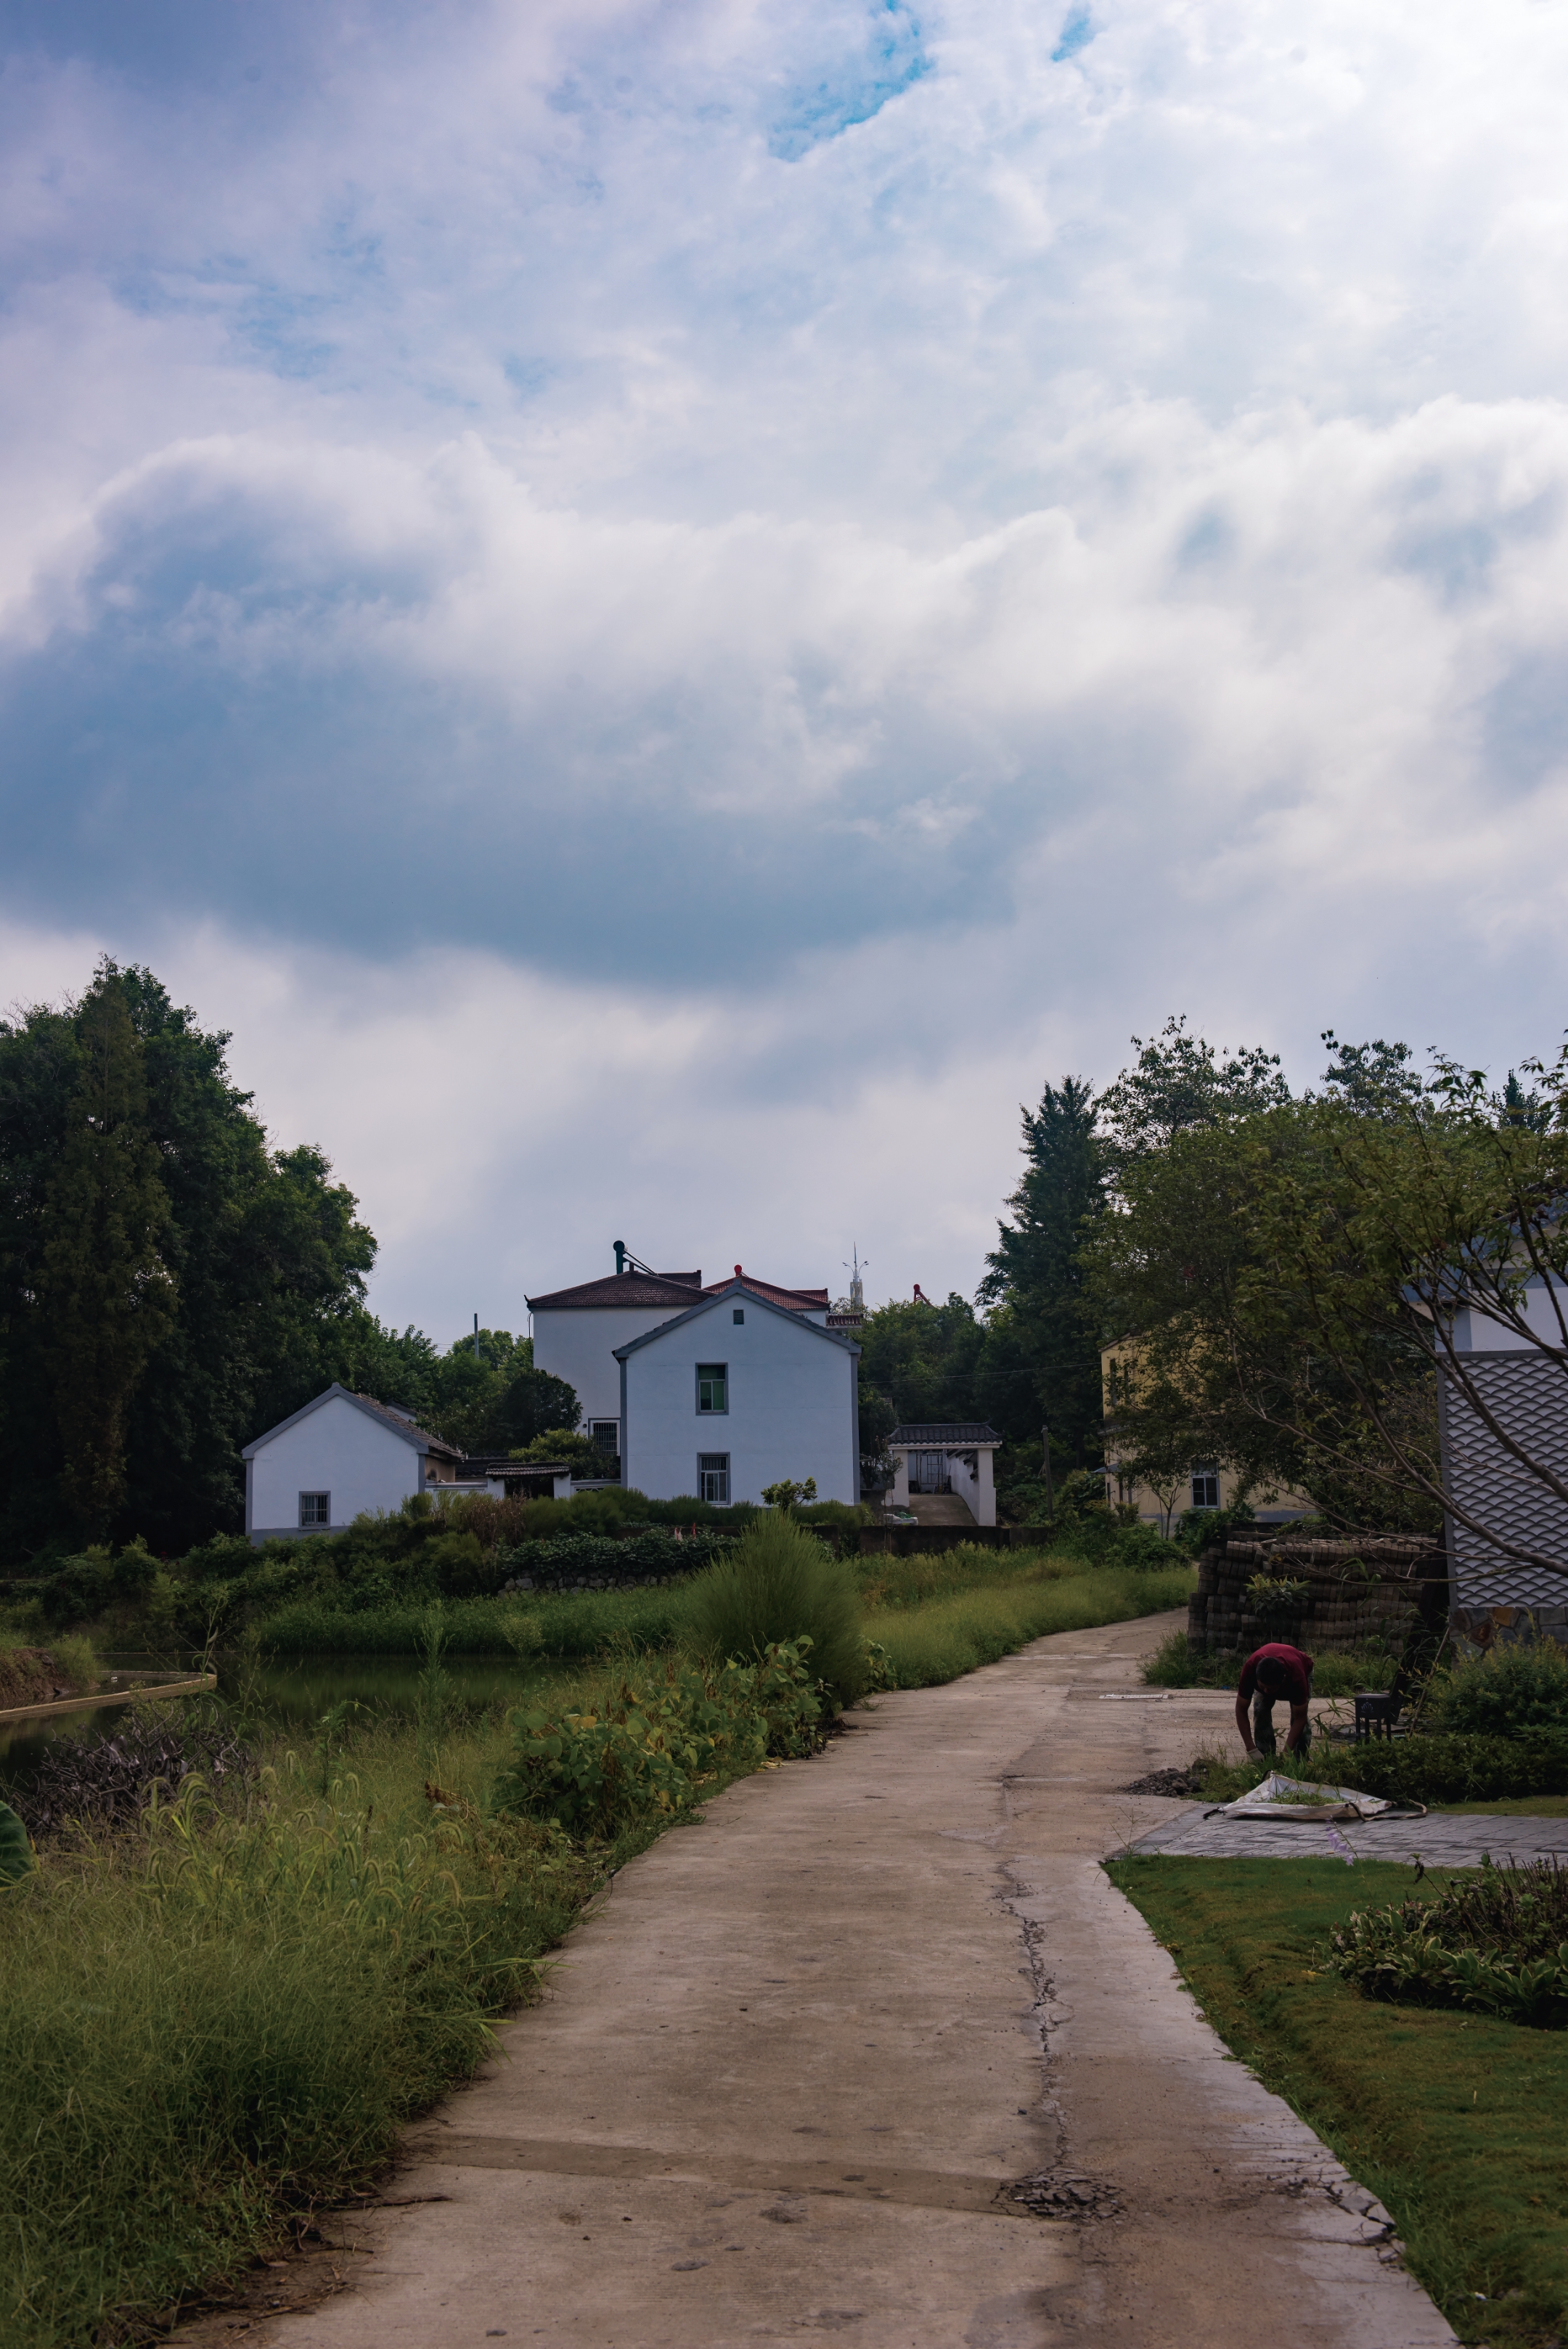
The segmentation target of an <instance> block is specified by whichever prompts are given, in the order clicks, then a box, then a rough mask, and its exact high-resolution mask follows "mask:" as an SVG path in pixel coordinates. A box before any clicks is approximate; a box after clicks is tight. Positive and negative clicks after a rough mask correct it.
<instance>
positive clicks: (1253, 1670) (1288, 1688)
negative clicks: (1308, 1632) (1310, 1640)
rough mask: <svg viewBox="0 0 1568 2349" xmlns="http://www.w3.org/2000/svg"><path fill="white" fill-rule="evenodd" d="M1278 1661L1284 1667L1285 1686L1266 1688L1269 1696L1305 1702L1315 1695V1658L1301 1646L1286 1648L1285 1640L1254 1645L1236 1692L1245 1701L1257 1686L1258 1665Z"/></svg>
mask: <svg viewBox="0 0 1568 2349" xmlns="http://www.w3.org/2000/svg"><path fill="white" fill-rule="evenodd" d="M1264 1661H1278V1662H1279V1663H1282V1664H1283V1666H1284V1667H1285V1674H1286V1678H1285V1683H1284V1686H1283V1687H1282V1688H1274V1689H1265V1690H1264V1692H1263V1693H1264V1695H1265V1696H1266V1697H1270V1696H1283V1697H1288V1698H1289V1699H1290V1701H1291V1702H1292V1703H1293V1704H1305V1702H1306V1701H1307V1699H1308V1697H1309V1696H1311V1694H1312V1661H1313V1660H1312V1658H1311V1657H1310V1656H1309V1655H1307V1654H1305V1653H1304V1652H1303V1650H1302V1649H1300V1648H1290V1647H1287V1646H1286V1645H1285V1643H1284V1641H1283V1640H1272V1641H1271V1642H1270V1644H1269V1645H1268V1646H1267V1647H1266V1648H1255V1649H1254V1650H1253V1651H1252V1653H1251V1655H1250V1656H1249V1657H1248V1659H1247V1661H1246V1662H1245V1663H1244V1664H1243V1665H1242V1667H1241V1679H1240V1681H1238V1682H1237V1683H1236V1694H1237V1696H1238V1697H1239V1698H1240V1700H1241V1702H1242V1703H1243V1704H1245V1702H1246V1701H1247V1699H1248V1698H1249V1697H1250V1696H1251V1693H1252V1692H1253V1690H1254V1689H1255V1688H1256V1687H1257V1685H1258V1666H1259V1665H1260V1664H1261V1663H1263V1662H1264Z"/></svg>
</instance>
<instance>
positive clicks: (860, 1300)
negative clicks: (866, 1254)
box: [849, 1245, 866, 1313]
mask: <svg viewBox="0 0 1568 2349" xmlns="http://www.w3.org/2000/svg"><path fill="white" fill-rule="evenodd" d="M865 1269H866V1268H865V1266H864V1265H863V1264H862V1263H861V1261H860V1250H859V1249H858V1247H854V1246H853V1245H852V1246H851V1247H850V1250H849V1275H850V1278H849V1310H850V1311H851V1313H864V1312H865V1310H866V1283H865V1280H864V1279H863V1278H862V1277H861V1276H862V1275H863V1274H864V1272H865Z"/></svg>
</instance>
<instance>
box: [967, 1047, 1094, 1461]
mask: <svg viewBox="0 0 1568 2349" xmlns="http://www.w3.org/2000/svg"><path fill="white" fill-rule="evenodd" d="M1020 1115H1021V1117H1022V1118H1023V1155H1024V1161H1025V1164H1024V1171H1023V1176H1022V1178H1021V1179H1020V1181H1019V1184H1018V1187H1017V1189H1016V1190H1015V1191H1014V1192H1013V1193H1012V1195H1011V1197H1010V1198H1009V1199H1008V1201H1007V1205H1008V1206H1009V1207H1010V1208H1011V1209H1012V1216H1013V1220H1012V1222H1011V1223H1007V1222H1002V1224H1000V1225H999V1226H998V1227H997V1245H996V1247H995V1248H994V1249H993V1250H992V1253H991V1254H990V1255H989V1256H988V1257H987V1258H986V1265H987V1270H986V1273H985V1277H984V1278H983V1279H982V1280H981V1284H980V1288H979V1292H978V1294H979V1296H980V1299H981V1302H982V1303H984V1304H987V1305H989V1306H990V1307H991V1308H992V1312H991V1315H990V1318H989V1320H988V1322H987V1326H986V1332H985V1341H984V1346H983V1350H982V1351H981V1358H980V1361H979V1364H978V1375H977V1378H976V1399H977V1402H979V1403H980V1404H981V1406H982V1407H983V1415H984V1416H985V1417H986V1418H987V1419H989V1420H991V1421H992V1423H994V1424H995V1425H996V1427H997V1428H998V1429H999V1430H1000V1431H1001V1432H1002V1433H1003V1434H1005V1435H1007V1436H1009V1437H1010V1438H1012V1440H1013V1441H1014V1442H1015V1443H1019V1444H1034V1443H1038V1442H1039V1440H1040V1433H1041V1428H1042V1424H1044V1425H1046V1426H1048V1427H1049V1428H1050V1430H1051V1441H1052V1445H1053V1449H1055V1448H1056V1447H1057V1446H1058V1445H1059V1446H1060V1447H1061V1448H1062V1451H1063V1454H1064V1461H1065V1460H1072V1461H1074V1462H1075V1463H1076V1464H1077V1465H1078V1466H1080V1467H1081V1466H1083V1464H1084V1460H1085V1453H1086V1452H1087V1451H1088V1450H1089V1449H1091V1448H1092V1449H1093V1450H1094V1452H1095V1453H1096V1455H1097V1454H1098V1450H1099V1433H1100V1421H1101V1417H1102V1405H1101V1400H1100V1355H1099V1330H1098V1325H1097V1319H1096V1314H1095V1311H1094V1309H1093V1306H1092V1304H1091V1302H1090V1299H1089V1298H1088V1295H1087V1291H1086V1288H1085V1269H1084V1264H1083V1258H1082V1249H1083V1246H1084V1242H1085V1238H1086V1237H1087V1235H1088V1233H1089V1232H1090V1230H1091V1229H1092V1227H1093V1226H1094V1225H1095V1223H1096V1220H1097V1218H1098V1217H1099V1216H1100V1215H1101V1213H1102V1212H1103V1210H1104V1206H1105V1197H1106V1154H1105V1148H1104V1144H1103V1143H1102V1141H1101V1138H1100V1135H1099V1133H1098V1131H1097V1121H1096V1108H1095V1099H1094V1095H1093V1093H1092V1092H1091V1091H1090V1089H1089V1087H1088V1086H1087V1085H1086V1084H1085V1083H1084V1082H1083V1081H1082V1079H1080V1078H1078V1077H1065V1078H1064V1080H1063V1081H1062V1084H1061V1087H1060V1088H1059V1089H1058V1088H1057V1087H1056V1086H1054V1085H1047V1086H1046V1087H1045V1089H1044V1092H1043V1093H1042V1094H1041V1096H1040V1106H1039V1108H1038V1109H1037V1110H1030V1109H1022V1110H1021V1111H1020Z"/></svg>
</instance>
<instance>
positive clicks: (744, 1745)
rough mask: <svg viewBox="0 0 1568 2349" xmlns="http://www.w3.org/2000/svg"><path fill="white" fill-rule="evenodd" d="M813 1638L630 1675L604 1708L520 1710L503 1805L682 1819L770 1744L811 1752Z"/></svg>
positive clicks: (815, 1709) (755, 1763)
mask: <svg viewBox="0 0 1568 2349" xmlns="http://www.w3.org/2000/svg"><path fill="white" fill-rule="evenodd" d="M810 1648H811V1641H810V1640H798V1641H794V1642H787V1641H786V1642H782V1643H778V1644H775V1645H773V1646H770V1647H768V1648H767V1649H765V1650H764V1651H763V1654H762V1655H761V1656H760V1657H759V1658H758V1659H757V1661H756V1662H755V1663H752V1664H742V1663H726V1664H723V1665H721V1666H720V1667H718V1668H717V1669H716V1670H714V1669H711V1670H708V1671H692V1670H691V1668H690V1667H682V1666H681V1665H680V1664H678V1663H675V1662H671V1663H670V1664H669V1665H668V1666H667V1668H666V1670H665V1672H664V1675H663V1677H662V1679H657V1680H650V1681H644V1682H641V1683H640V1684H634V1683H633V1682H630V1681H623V1682H621V1684H620V1686H619V1688H618V1690H616V1691H615V1692H613V1693H612V1694H611V1696H610V1697H609V1699H608V1701H607V1702H606V1703H605V1704H604V1705H603V1706H602V1707H601V1708H600V1709H599V1710H598V1711H597V1712H593V1713H587V1712H583V1713H576V1712H569V1711H568V1712H564V1713H559V1714H556V1716H554V1717H551V1716H550V1715H549V1714H547V1713H541V1712H529V1713H516V1714H514V1716H513V1728H514V1734H515V1736H516V1740H517V1753H516V1758H515V1760H514V1762H513V1763H512V1764H510V1766H509V1767H508V1768H506V1769H504V1770H503V1771H502V1773H501V1775H500V1776H499V1777H498V1779H497V1781H496V1785H495V1789H494V1795H493V1800H494V1804H495V1806H496V1808H497V1809H498V1810H500V1811H523V1812H532V1813H534V1814H535V1816H541V1817H545V1818H548V1819H551V1820H553V1821H554V1822H555V1823H556V1826H561V1827H565V1828H566V1830H567V1831H568V1832H569V1833H571V1834H573V1835H576V1836H587V1837H609V1836H613V1835H614V1834H615V1833H616V1832H617V1830H618V1828H620V1827H623V1826H628V1825H629V1824H631V1823H632V1822H634V1821H636V1820H639V1819H641V1818H647V1817H649V1816H653V1817H660V1818H663V1819H665V1820H669V1819H671V1818H675V1817H678V1816H680V1813H681V1812H682V1811H685V1810H687V1809H689V1808H690V1807H691V1804H692V1803H693V1802H694V1801H695V1800H697V1798H698V1796H699V1795H700V1794H701V1791H702V1790H703V1789H704V1788H705V1787H710V1786H711V1785H712V1783H713V1782H714V1781H716V1780H717V1779H719V1778H721V1777H736V1776H739V1775H741V1774H742V1772H744V1771H749V1770H755V1769H758V1768H760V1766H761V1764H763V1762H764V1761H765V1760H766V1759H767V1757H768V1755H769V1754H776V1755H785V1754H809V1753H811V1752H813V1751H814V1750H815V1746H816V1745H817V1744H819V1743H820V1738H819V1736H818V1734H817V1731H816V1723H817V1721H818V1718H819V1716H820V1713H821V1704H820V1701H819V1697H818V1693H817V1690H816V1687H815V1685H814V1676H813V1673H812V1670H811V1667H810V1664H809V1663H808V1661H807V1658H808V1654H809V1651H810Z"/></svg>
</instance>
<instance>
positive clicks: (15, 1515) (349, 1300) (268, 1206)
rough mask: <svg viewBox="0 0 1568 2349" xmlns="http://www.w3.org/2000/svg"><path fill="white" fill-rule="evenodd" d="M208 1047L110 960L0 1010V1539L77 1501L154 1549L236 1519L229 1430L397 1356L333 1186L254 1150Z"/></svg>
mask: <svg viewBox="0 0 1568 2349" xmlns="http://www.w3.org/2000/svg"><path fill="white" fill-rule="evenodd" d="M227 1042H228V1039H227V1037H226V1036H224V1035H223V1034H222V1033H215V1034H214V1033H204V1032H203V1031H202V1029H201V1028H200V1027H199V1026H198V1024H197V1022H196V1019H195V1017H194V1015H193V1014H192V1012H191V1011H190V1010H188V1009H178V1008H177V1007H176V1006H175V1005H174V1004H172V1003H171V1000H170V998H169V996H168V993H167V991H166V990H165V989H164V988H162V987H161V985H160V983H159V981H158V980H157V979H156V978H154V976H153V975H152V973H151V971H147V970H142V969H137V968H130V969H126V970H118V969H116V968H114V967H113V965H111V964H105V966H104V967H103V968H101V969H100V971H99V974H98V976H97V978H95V980H94V982H93V985H92V987H91V988H89V990H88V993H87V995H86V996H84V997H83V999H81V1001H80V1002H79V1003H76V1004H72V1005H68V1006H67V1007H65V1008H63V1009H52V1008H50V1007H47V1006H39V1007H36V1008H35V1009H32V1010H29V1011H26V1012H25V1013H23V1014H22V1015H20V1016H19V1017H16V1018H14V1019H8V1020H0V1555H3V1556H5V1557H9V1558H13V1559H16V1560H18V1561H21V1560H25V1559H26V1558H28V1557H38V1556H39V1555H40V1554H47V1553H48V1552H49V1550H50V1549H56V1550H57V1549H58V1548H59V1547H61V1546H62V1545H65V1546H69V1547H77V1546H79V1543H80V1540H81V1536H82V1524H83V1516H84V1515H85V1516H87V1518H88V1520H89V1521H92V1522H101V1521H102V1520H103V1519H104V1518H105V1517H106V1516H107V1520H108V1526H107V1529H108V1530H109V1532H111V1533H112V1534H113V1535H114V1536H115V1537H126V1536H129V1535H130V1534H133V1533H142V1534H145V1535H146V1537H147V1538H148V1539H149V1541H150V1542H151V1544H152V1545H153V1547H155V1548H157V1549H161V1550H166V1551H171V1552H173V1551H178V1550H179V1549H181V1548H183V1547H188V1546H189V1545H190V1544H191V1543H192V1542H194V1541H199V1540H203V1539H205V1538H206V1537H207V1536H208V1535H209V1534H211V1533H213V1532H214V1531H215V1530H218V1529H219V1528H221V1527H233V1526H235V1525H237V1524H238V1523H239V1522H240V1521H241V1510H242V1504H243V1495H244V1480H243V1475H242V1472H241V1464H240V1460H239V1448H240V1446H241V1445H242V1444H245V1443H247V1442H248V1441H249V1440H250V1438H251V1437H252V1436H253V1435H255V1434H257V1433H259V1432H260V1431H261V1430H262V1429H263V1428H265V1427H268V1426H270V1425H272V1424H274V1423H275V1422H276V1421H277V1420H279V1419H283V1418H285V1417H286V1416H287V1414H288V1413H289V1412H291V1411H293V1410H296V1408H297V1407H298V1406H299V1404H301V1403H303V1402H307V1401H308V1400H309V1398H310V1397H311V1396H312V1395H313V1394H317V1393H319V1392H320V1391H321V1389H322V1388H323V1387H324V1386H326V1385H327V1383H328V1382H329V1381H330V1380H332V1379H333V1378H334V1377H344V1378H345V1382H346V1383H350V1384H355V1385H367V1386H370V1385H373V1384H374V1383H379V1382H380V1378H381V1373H382V1372H383V1371H385V1370H386V1368H387V1367H388V1364H389V1360H390V1359H392V1358H395V1361H396V1364H399V1365H400V1364H401V1363H402V1362H403V1361H408V1360H410V1347H409V1346H408V1345H405V1344H404V1343H403V1342H402V1341H400V1340H395V1339H394V1338H393V1337H392V1334H391V1333H390V1332H389V1331H384V1330H381V1329H380V1328H379V1325H378V1324H377V1323H376V1322H375V1320H374V1319H373V1318H372V1316H371V1315H370V1314H369V1312H368V1311H367V1310H366V1308H365V1303H364V1288H365V1275H366V1273H367V1272H368V1271H369V1268H370V1266H371V1264H372V1263H373V1262H374V1259H375V1253H376V1243H375V1240H374V1239H373V1237H371V1235H370V1233H369V1231H367V1230H366V1228H365V1226H364V1225H363V1224H361V1223H360V1222H359V1221H358V1217H357V1215H356V1211H355V1201H354V1198H353V1196H352V1195H351V1194H350V1193H349V1192H348V1190H346V1189H345V1188H344V1187H343V1185H340V1184H335V1183H334V1182H333V1181H332V1179H331V1169H330V1168H329V1166H328V1165H327V1161H326V1159H325V1158H324V1157H323V1156H322V1154H321V1153H320V1152H319V1151H317V1150H315V1149H312V1148H310V1147H308V1146H303V1147H299V1148H296V1149H293V1150H282V1151H279V1150H274V1149H273V1148H271V1147H270V1146H269V1143H268V1140H267V1136H266V1133H265V1129H264V1128H263V1126H262V1125H261V1123H260V1122H259V1120H258V1119H257V1118H256V1117H255V1116H254V1114H253V1113H252V1111H251V1108H250V1096H249V1095H248V1094H247V1093H244V1092H240V1091H239V1090H238V1089H237V1088H236V1087H235V1086H234V1084H233V1083H232V1082H231V1081H230V1079H229V1076H228V1071H227V1069H226V1067H225V1064H224V1048H225V1046H226V1044H227ZM106 1081H107V1084H108V1088H109V1092H108V1111H109V1113H108V1120H107V1124H106V1123H105V1116H104V1112H103V1109H102V1106H101V1104H102V1102H103V1100H104V1087H105V1083H106ZM95 1087H96V1088H97V1091H96V1092H95ZM154 1181H156V1184H157V1185H158V1186H159V1188H160V1190H161V1197H162V1213H161V1220H159V1219H158V1217H157V1216H156V1214H155V1210H156V1206H157V1200H156V1197H155V1195H154V1193H153V1190H152V1187H151V1186H152V1184H153V1182H154ZM154 1260H155V1261H154ZM95 1284H96V1287H95ZM160 1288H161V1302H160ZM95 1316H96V1320H95ZM94 1330H97V1331H98V1335H97V1336H93V1335H92V1334H91V1333H92V1332H93V1331H94ZM111 1338H112V1340H113V1343H112V1345H111V1343H110V1340H111ZM421 1347H422V1348H424V1350H425V1351H426V1352H427V1353H433V1349H431V1348H429V1347H428V1346H426V1345H425V1341H424V1340H418V1343H417V1345H416V1346H415V1347H414V1348H413V1349H412V1351H413V1352H417V1351H418V1350H419V1349H420V1348H421ZM84 1363H85V1364H86V1365H87V1366H88V1371H89V1372H90V1375H84V1372H83V1365H84ZM367 1364H370V1365H374V1367H375V1369H376V1371H377V1379H376V1381H372V1380H371V1379H369V1378H367V1377H365V1376H363V1375H362V1373H363V1371H364V1368H365V1367H366V1365H367ZM399 1382H400V1383H401V1381H399ZM57 1398H58V1399H59V1405H60V1408H59V1410H58V1411H57V1409H56V1399H57ZM396 1399H398V1400H402V1399H403V1398H402V1397H400V1396H399V1397H397V1398H396ZM116 1414H118V1418H117V1417H116ZM67 1416H68V1418H69V1422H70V1425H69V1430H68V1432H67V1429H66V1425H65V1418H66V1417H67ZM95 1427H96V1428H97V1429H98V1431H99V1433H97V1434H96V1435H94V1434H92V1433H91V1431H92V1430H93V1429H94V1428H95ZM117 1429H118V1433H117V1432H116V1430H117ZM89 1439H90V1440H89ZM67 1455H68V1457H69V1460H70V1462H71V1466H70V1468H69V1471H68V1474H69V1477H70V1480H71V1489H72V1492H73V1494H74V1495H75V1496H76V1501H77V1508H76V1510H75V1511H67V1509H66V1507H65V1506H64V1505H63V1501H62V1491H61V1476H62V1472H63V1471H66V1468H67ZM117 1459H118V1461H119V1466H118V1467H116V1466H115V1462H116V1460H117ZM117 1493H118V1495H119V1497H118V1498H116V1497H114V1496H115V1495H116V1494H117Z"/></svg>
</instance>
